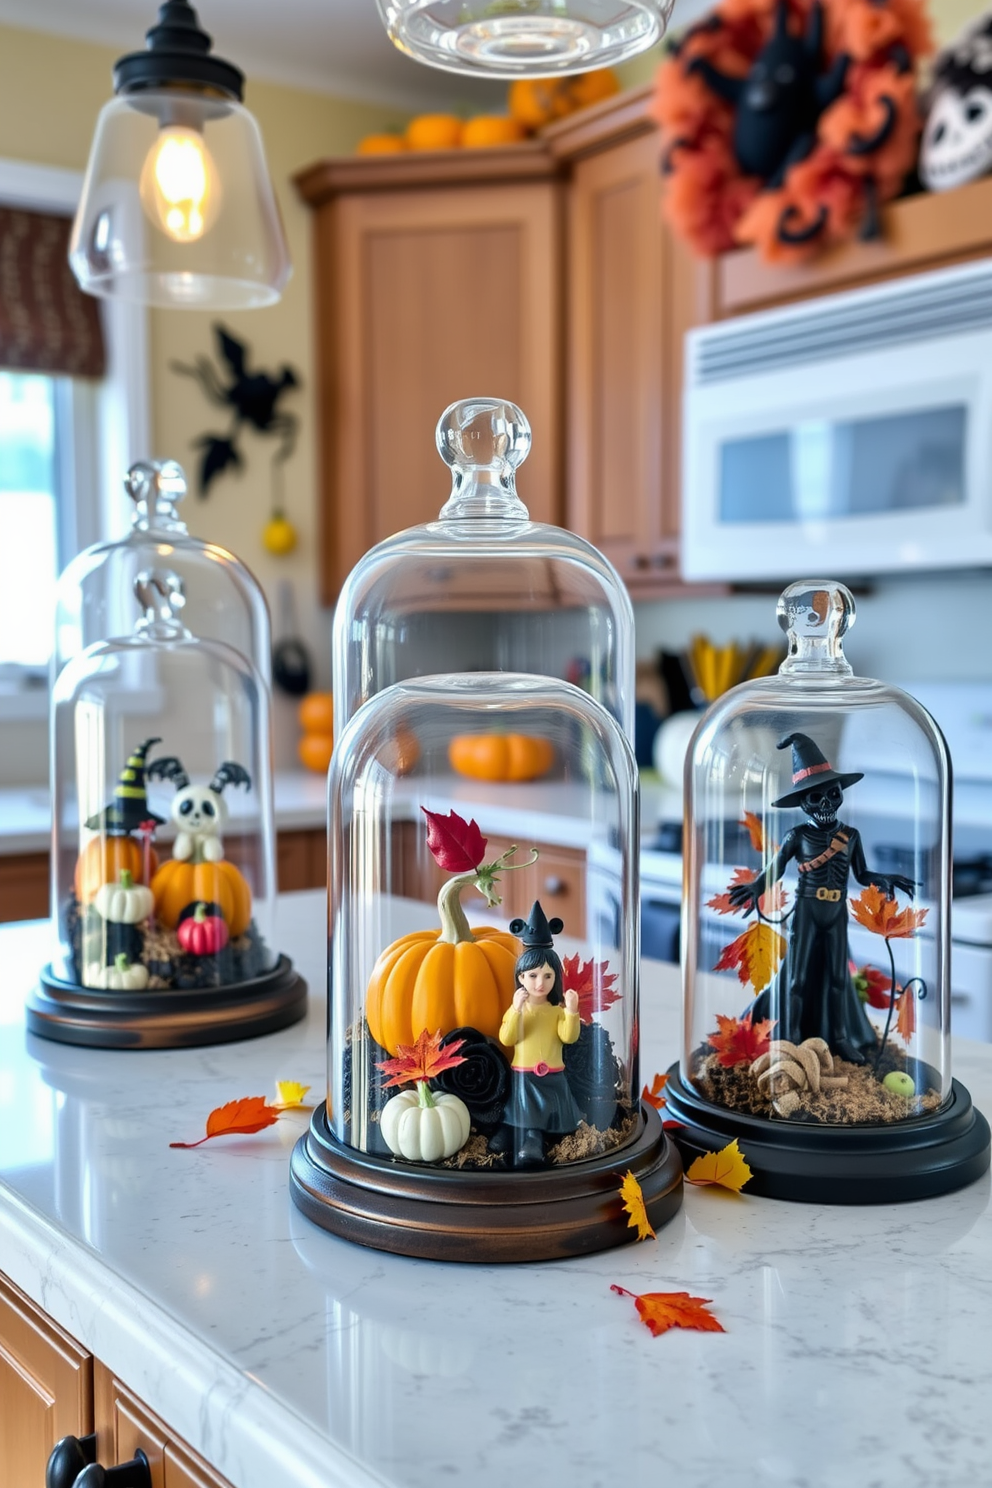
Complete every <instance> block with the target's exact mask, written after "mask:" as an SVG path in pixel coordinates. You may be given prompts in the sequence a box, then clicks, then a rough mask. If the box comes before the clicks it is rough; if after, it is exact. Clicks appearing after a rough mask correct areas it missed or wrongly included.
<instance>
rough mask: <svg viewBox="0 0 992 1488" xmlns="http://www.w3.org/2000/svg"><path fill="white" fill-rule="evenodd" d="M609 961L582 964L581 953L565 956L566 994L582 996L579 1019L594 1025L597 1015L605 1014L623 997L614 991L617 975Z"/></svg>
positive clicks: (562, 967)
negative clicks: (580, 960) (612, 970)
mask: <svg viewBox="0 0 992 1488" xmlns="http://www.w3.org/2000/svg"><path fill="white" fill-rule="evenodd" d="M609 967H610V963H609V961H584V962H582V963H581V964H580V962H579V956H578V952H576V954H575V955H574V956H566V957H565V959H564V960H563V961H562V963H561V970H562V987H563V989H564V990H565V991H566V992H577V993H578V994H579V1007H578V1013H579V1019H580V1021H581V1022H583V1023H591V1022H592V1020H593V1017H594V1016H595V1014H596V1013H605V1012H606V1010H607V1008H611V1007H612V1006H613V1004H614V1003H615V1002H619V1001H620V993H619V992H617V991H615V990H614V983H615V982H616V980H617V973H616V972H611V971H610V969H609Z"/></svg>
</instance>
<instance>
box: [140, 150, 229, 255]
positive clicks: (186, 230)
mask: <svg viewBox="0 0 992 1488" xmlns="http://www.w3.org/2000/svg"><path fill="white" fill-rule="evenodd" d="M139 190H140V193H141V202H142V206H143V207H144V209H145V211H146V213H147V214H148V216H149V217H150V218H151V220H152V222H154V223H156V224H157V226H159V227H161V228H162V230H163V232H165V233H166V234H167V236H168V237H170V238H172V239H173V241H174V242H176V243H195V242H196V240H197V239H198V238H202V236H203V234H204V233H205V232H206V231H207V228H208V227H209V226H210V225H211V223H212V222H213V221H214V219H215V217H216V216H217V209H218V207H219V206H220V179H219V177H218V175H217V167H216V166H215V165H214V162H213V159H212V158H211V155H210V151H209V150H208V149H207V147H206V145H205V144H204V142H203V136H202V135H200V134H198V133H197V131H196V130H195V129H187V128H185V127H184V126H183V125H180V124H170V125H167V126H166V128H165V129H162V130H160V131H159V135H158V138H157V139H156V141H155V143H154V145H153V146H152V148H151V149H150V150H149V152H148V155H147V158H146V160H145V164H144V166H143V168H142V171H141V181H140V185H139Z"/></svg>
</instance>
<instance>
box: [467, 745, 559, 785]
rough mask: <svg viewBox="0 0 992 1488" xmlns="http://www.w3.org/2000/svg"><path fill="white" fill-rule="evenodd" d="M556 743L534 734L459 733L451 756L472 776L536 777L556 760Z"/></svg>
mask: <svg viewBox="0 0 992 1488" xmlns="http://www.w3.org/2000/svg"><path fill="white" fill-rule="evenodd" d="M554 757H555V751H554V746H553V745H552V744H550V743H549V742H548V740H547V739H539V738H536V737H535V736H534V735H532V734H456V736H455V737H454V738H453V739H452V741H451V743H450V744H449V745H448V759H449V760H450V761H451V766H452V768H453V769H455V770H457V771H458V773H459V775H467V776H468V777H469V778H470V779H471V780H537V778H538V777H539V776H541V775H546V774H547V772H548V771H549V770H550V769H551V766H552V763H553V762H554Z"/></svg>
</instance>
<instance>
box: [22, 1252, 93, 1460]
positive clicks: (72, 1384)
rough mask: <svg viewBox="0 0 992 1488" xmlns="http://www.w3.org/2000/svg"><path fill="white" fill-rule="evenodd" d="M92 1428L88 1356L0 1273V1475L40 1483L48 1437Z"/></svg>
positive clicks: (50, 1441) (49, 1442)
mask: <svg viewBox="0 0 992 1488" xmlns="http://www.w3.org/2000/svg"><path fill="white" fill-rule="evenodd" d="M92 1430H93V1361H92V1359H91V1358H90V1355H89V1354H88V1353H86V1351H85V1350H84V1349H81V1348H80V1347H79V1345H78V1344H77V1343H76V1342H75V1340H74V1339H72V1338H70V1337H69V1335H68V1333H64V1332H63V1331H62V1329H61V1328H59V1327H57V1326H56V1324H55V1323H53V1322H52V1320H51V1318H49V1317H48V1316H47V1315H46V1314H45V1313H43V1312H42V1311H41V1309H40V1308H38V1307H36V1306H35V1304H34V1303H33V1302H31V1301H29V1299H28V1298H27V1297H26V1296H25V1295H24V1293H23V1292H22V1291H20V1290H19V1289H18V1288H17V1287H15V1286H14V1284H13V1283H12V1282H10V1281H8V1280H7V1278H6V1277H3V1276H0V1480H2V1482H3V1483H5V1484H6V1483H9V1484H10V1485H11V1488H20V1485H22V1484H23V1485H24V1488H35V1485H37V1488H41V1484H42V1483H44V1481H45V1467H46V1465H47V1463H48V1458H49V1454H50V1453H51V1450H52V1448H53V1447H54V1445H55V1443H56V1442H57V1441H58V1440H59V1439H60V1437H63V1436H86V1435H88V1434H89V1433H90V1432H91V1431H92Z"/></svg>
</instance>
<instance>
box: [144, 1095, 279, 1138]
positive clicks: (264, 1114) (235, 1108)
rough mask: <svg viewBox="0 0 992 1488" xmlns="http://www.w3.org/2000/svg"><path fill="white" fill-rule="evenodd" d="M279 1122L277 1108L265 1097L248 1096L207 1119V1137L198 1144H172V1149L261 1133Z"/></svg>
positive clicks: (234, 1101)
mask: <svg viewBox="0 0 992 1488" xmlns="http://www.w3.org/2000/svg"><path fill="white" fill-rule="evenodd" d="M278 1120H279V1110H278V1108H277V1107H276V1106H270V1105H268V1104H267V1102H266V1099H265V1096H264V1095H248V1096H245V1097H244V1098H243V1099H242V1100H233V1101H228V1103H227V1105H226V1106H218V1107H217V1109H216V1110H215V1111H211V1112H210V1115H209V1116H208V1117H207V1135H206V1136H205V1137H201V1138H200V1139H199V1141H197V1142H170V1143H169V1146H170V1147H199V1146H200V1145H201V1144H202V1143H203V1142H207V1141H209V1140H210V1138H211V1137H228V1136H234V1135H235V1134H241V1135H244V1136H248V1135H251V1134H252V1133H254V1132H260V1131H263V1130H264V1129H265V1127H267V1126H272V1125H273V1124H274V1123H275V1122H277V1121H278Z"/></svg>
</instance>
